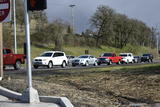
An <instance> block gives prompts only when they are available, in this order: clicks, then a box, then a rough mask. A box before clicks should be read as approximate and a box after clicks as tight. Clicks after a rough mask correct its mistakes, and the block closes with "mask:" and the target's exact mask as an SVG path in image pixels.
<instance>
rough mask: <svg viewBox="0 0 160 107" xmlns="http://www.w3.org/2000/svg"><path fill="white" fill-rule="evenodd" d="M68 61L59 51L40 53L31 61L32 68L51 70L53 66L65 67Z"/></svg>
mask: <svg viewBox="0 0 160 107" xmlns="http://www.w3.org/2000/svg"><path fill="white" fill-rule="evenodd" d="M67 62H68V59H67V57H66V55H65V53H64V52H61V51H47V52H44V53H42V54H41V55H40V56H39V57H36V58H34V59H33V67H34V68H35V69H36V68H38V67H39V66H47V67H48V68H52V67H53V66H54V65H55V66H57V65H58V66H62V67H63V68H64V67H66V65H67Z"/></svg>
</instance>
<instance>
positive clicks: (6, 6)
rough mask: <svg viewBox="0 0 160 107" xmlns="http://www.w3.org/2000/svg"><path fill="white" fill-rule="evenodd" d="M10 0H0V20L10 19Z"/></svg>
mask: <svg viewBox="0 0 160 107" xmlns="http://www.w3.org/2000/svg"><path fill="white" fill-rule="evenodd" d="M10 7H11V6H10V0H0V22H7V21H9V20H10Z"/></svg>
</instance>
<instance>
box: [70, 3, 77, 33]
mask: <svg viewBox="0 0 160 107" xmlns="http://www.w3.org/2000/svg"><path fill="white" fill-rule="evenodd" d="M75 6H76V5H74V4H71V5H69V7H70V8H71V16H72V27H73V33H74V31H75V28H74V14H73V8H74V7H75Z"/></svg>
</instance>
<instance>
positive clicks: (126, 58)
mask: <svg viewBox="0 0 160 107" xmlns="http://www.w3.org/2000/svg"><path fill="white" fill-rule="evenodd" d="M119 56H121V57H122V63H133V62H134V56H133V54H132V53H120V55H119Z"/></svg>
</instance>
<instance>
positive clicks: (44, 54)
mask: <svg viewBox="0 0 160 107" xmlns="http://www.w3.org/2000/svg"><path fill="white" fill-rule="evenodd" d="M52 54H53V53H43V54H42V55H41V57H51V56H52Z"/></svg>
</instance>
